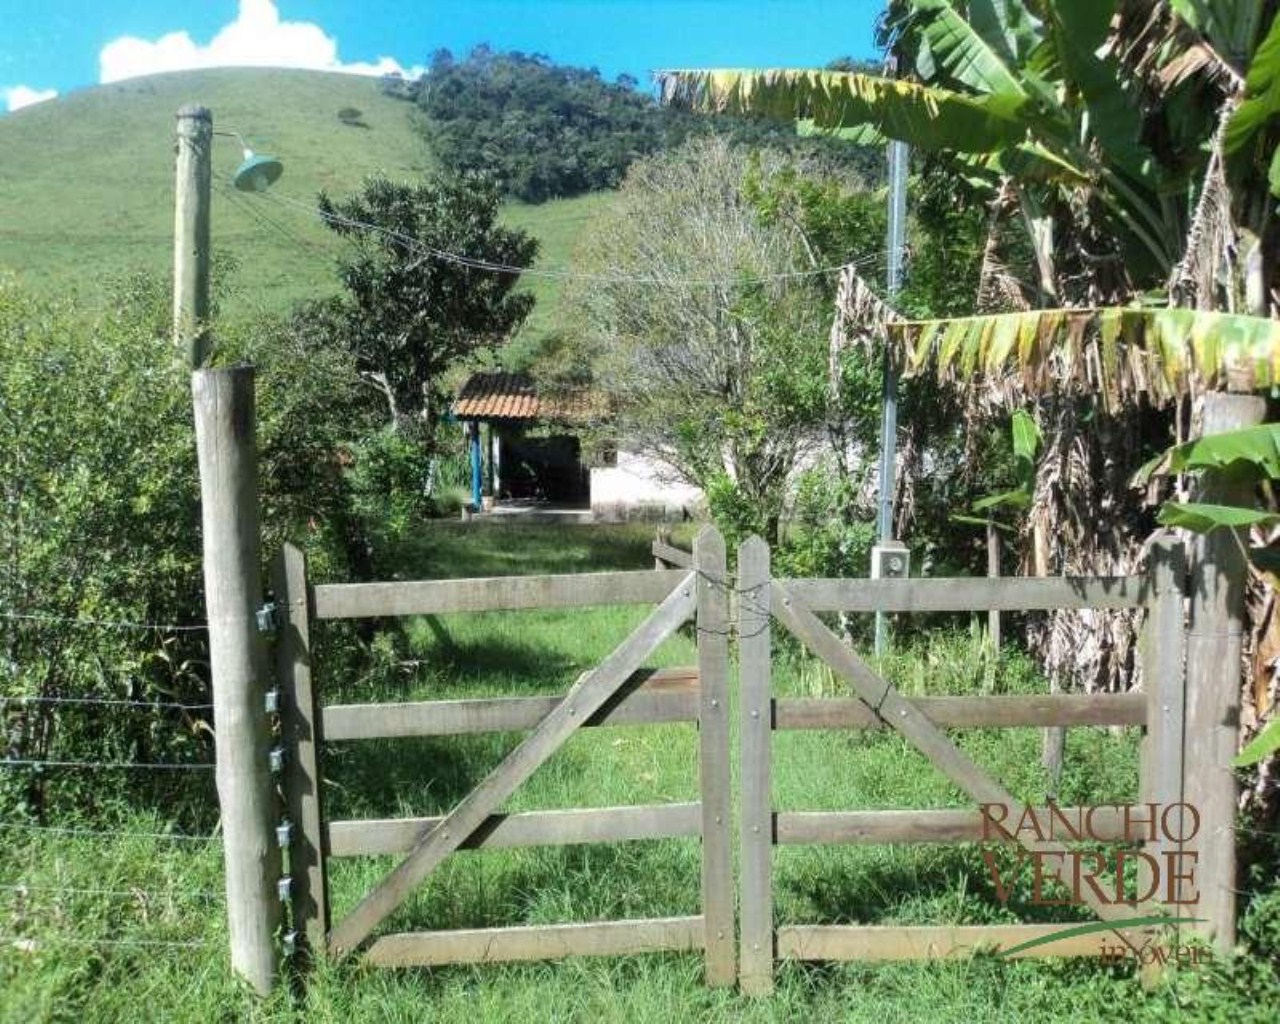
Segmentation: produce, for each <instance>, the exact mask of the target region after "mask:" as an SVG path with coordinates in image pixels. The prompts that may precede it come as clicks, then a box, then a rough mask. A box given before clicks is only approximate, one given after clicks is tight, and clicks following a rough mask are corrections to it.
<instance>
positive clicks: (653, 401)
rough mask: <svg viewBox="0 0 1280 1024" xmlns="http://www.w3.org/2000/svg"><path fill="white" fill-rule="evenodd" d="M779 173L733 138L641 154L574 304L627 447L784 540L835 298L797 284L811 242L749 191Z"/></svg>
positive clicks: (582, 354) (731, 519)
mask: <svg viewBox="0 0 1280 1024" xmlns="http://www.w3.org/2000/svg"><path fill="white" fill-rule="evenodd" d="M781 169H782V165H781V163H780V162H779V161H778V160H777V158H774V157H765V158H763V160H762V161H761V162H760V163H759V164H757V165H754V166H753V164H752V162H751V161H750V160H749V158H748V157H747V156H746V155H744V154H742V153H740V152H737V151H735V150H733V149H731V148H730V147H729V146H728V144H727V143H725V142H724V141H720V140H715V141H699V142H696V143H691V144H690V145H688V146H687V147H686V148H684V149H682V150H679V151H677V152H675V153H672V154H669V155H667V156H662V157H655V158H651V159H648V160H644V161H640V162H639V163H637V164H636V165H634V166H633V168H632V170H631V172H630V173H629V174H628V176H627V179H626V181H625V182H624V183H623V186H622V188H621V190H620V193H619V197H618V201H617V202H616V203H615V204H613V206H612V207H611V208H610V210H609V212H608V213H607V214H606V215H605V217H603V218H602V219H601V221H600V222H599V224H597V225H596V226H595V229H594V230H593V231H592V233H591V235H590V237H589V238H588V239H587V240H586V241H585V243H584V247H583V263H584V266H586V267H587V268H589V272H590V274H591V278H590V280H588V281H585V282H583V283H582V284H581V285H579V287H578V288H577V289H576V290H574V291H573V292H571V293H570V294H569V296H568V297H567V298H568V301H569V302H570V304H571V308H573V309H574V310H575V311H576V318H577V320H578V322H579V323H580V324H581V325H582V327H581V329H582V331H583V334H584V342H585V344H584V347H583V349H582V350H580V351H579V354H578V358H579V360H580V361H581V362H582V363H585V364H586V365H585V367H581V368H584V369H585V370H587V371H588V375H589V376H590V377H591V379H592V381H593V384H594V386H595V387H596V388H598V389H601V390H603V391H604V392H605V393H606V394H607V395H608V396H609V398H610V399H611V401H612V404H613V409H614V414H615V423H614V429H616V431H617V432H618V434H619V435H621V438H622V440H623V441H625V443H626V444H628V445H629V446H633V447H634V448H636V449H638V450H640V451H642V452H644V453H646V454H648V455H651V456H653V457H654V458H656V459H659V460H661V461H663V462H665V463H667V464H668V465H670V466H671V467H673V469H674V470H675V472H676V473H678V474H679V475H680V476H681V477H683V478H684V479H685V480H687V481H689V482H691V483H693V484H696V485H697V486H699V487H701V488H703V490H704V491H705V492H706V493H707V494H708V496H709V498H710V500H711V503H712V507H713V512H716V513H719V518H721V519H722V521H724V520H728V522H726V525H728V526H730V527H731V528H732V527H733V526H734V525H735V521H736V519H737V518H738V517H740V516H746V517H748V518H750V519H752V520H753V524H754V525H755V527H756V528H758V529H760V530H762V531H764V532H765V533H766V534H767V535H768V536H769V538H770V539H771V540H775V541H776V539H777V535H778V523H779V520H780V517H781V514H782V508H783V503H784V499H785V496H786V483H787V480H788V477H789V475H790V474H791V473H792V471H793V470H794V469H795V468H796V465H797V463H798V461H799V460H801V459H802V458H803V457H804V456H805V454H806V453H808V452H810V451H812V450H814V449H815V448H816V447H817V446H818V445H819V444H820V443H821V440H822V427H823V422H824V415H825V410H826V395H827V391H826V360H827V345H826V334H827V324H826V314H825V303H824V302H823V300H822V293H821V291H820V289H819V288H818V286H816V285H815V284H814V283H813V281H812V280H809V279H806V278H805V277H803V276H787V275H797V274H798V273H799V272H803V271H806V270H809V269H811V266H812V265H811V263H810V261H809V259H808V256H807V254H806V251H805V248H804V242H803V239H802V238H801V236H800V234H799V232H798V231H796V230H795V229H794V228H792V227H789V226H787V225H784V224H783V223H781V222H780V221H779V220H778V219H774V220H773V221H772V222H769V221H768V220H766V218H764V217H762V216H761V214H760V211H759V210H758V209H757V207H756V206H755V205H754V204H753V202H752V201H751V199H750V198H749V196H748V195H747V193H746V184H747V181H748V178H749V176H751V177H753V178H754V179H756V180H761V179H762V180H764V181H765V182H767V181H768V179H769V178H770V177H771V176H772V175H774V174H777V173H779V172H780V171H781Z"/></svg>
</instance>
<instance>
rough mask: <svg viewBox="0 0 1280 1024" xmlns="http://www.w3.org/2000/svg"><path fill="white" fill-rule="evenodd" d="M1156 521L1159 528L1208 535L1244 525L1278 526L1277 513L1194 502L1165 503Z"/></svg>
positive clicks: (1279, 520)
mask: <svg viewBox="0 0 1280 1024" xmlns="http://www.w3.org/2000/svg"><path fill="white" fill-rule="evenodd" d="M1156 521H1157V522H1158V523H1160V525H1161V526H1178V527H1181V528H1182V529H1184V530H1190V531H1191V532H1192V533H1210V532H1211V531H1213V530H1217V529H1221V528H1224V527H1225V528H1228V529H1237V528H1239V527H1245V526H1261V525H1264V524H1265V525H1271V524H1274V523H1280V514H1277V513H1275V512H1262V511H1259V510H1258V509H1253V508H1241V507H1240V506H1238V505H1202V504H1197V503H1195V502H1187V503H1185V504H1184V503H1181V502H1177V501H1166V502H1165V503H1164V504H1163V505H1161V506H1160V514H1159V515H1158V516H1157V517H1156Z"/></svg>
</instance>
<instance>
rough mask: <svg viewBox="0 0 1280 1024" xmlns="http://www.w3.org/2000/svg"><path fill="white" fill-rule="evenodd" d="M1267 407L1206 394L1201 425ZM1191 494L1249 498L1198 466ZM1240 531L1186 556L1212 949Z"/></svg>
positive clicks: (1231, 927)
mask: <svg viewBox="0 0 1280 1024" xmlns="http://www.w3.org/2000/svg"><path fill="white" fill-rule="evenodd" d="M1265 416H1266V401H1265V399H1263V398H1262V397H1260V396H1257V395H1238V394H1226V393H1222V392H1210V393H1209V394H1206V395H1205V396H1204V412H1203V423H1202V427H1201V434H1202V435H1204V436H1208V435H1210V434H1221V433H1223V432H1225V431H1228V430H1236V429H1238V428H1240V427H1249V426H1254V425H1256V424H1258V423H1261V422H1262V421H1263V419H1264V418H1265ZM1197 500H1198V501H1201V502H1206V503H1210V504H1218V505H1233V504H1239V505H1248V504H1250V503H1251V502H1252V500H1253V485H1252V483H1250V482H1248V481H1239V480H1233V479H1232V478H1231V477H1230V476H1229V475H1227V474H1225V473H1222V472H1217V471H1205V473H1204V476H1203V477H1202V479H1201V482H1200V487H1199V494H1198V495H1197ZM1246 543H1247V539H1246V537H1245V535H1244V531H1243V530H1240V531H1235V530H1228V529H1217V530H1214V531H1212V532H1211V533H1207V534H1202V535H1200V536H1197V537H1196V538H1195V542H1194V544H1193V546H1192V557H1191V615H1190V631H1189V633H1188V636H1187V748H1186V755H1185V756H1186V775H1187V782H1186V799H1187V802H1188V803H1190V804H1191V805H1192V806H1193V807H1195V808H1196V810H1197V811H1198V812H1199V814H1200V831H1199V833H1198V834H1197V836H1196V837H1195V840H1194V843H1193V845H1194V847H1195V848H1196V850H1197V852H1198V853H1199V863H1198V870H1197V872H1196V877H1197V880H1198V882H1199V892H1200V903H1199V906H1198V908H1197V910H1196V913H1195V916H1196V917H1200V918H1204V919H1205V923H1204V924H1202V925H1200V926H1199V929H1200V930H1201V931H1202V932H1203V933H1204V934H1205V935H1206V936H1209V937H1212V939H1213V942H1214V945H1215V946H1216V947H1217V948H1218V949H1219V950H1220V951H1223V952H1225V951H1227V950H1230V949H1231V948H1232V947H1233V946H1234V945H1235V941H1236V892H1235V890H1236V845H1235V844H1236V833H1235V823H1236V801H1237V799H1238V797H1239V792H1238V787H1237V785H1236V777H1235V774H1234V773H1233V772H1232V769H1231V760H1232V758H1234V757H1235V755H1236V746H1237V743H1238V740H1239V728H1240V653H1241V645H1242V643H1243V641H1244V598H1245V584H1246V582H1247V580H1248V565H1247V558H1246V555H1245V544H1246Z"/></svg>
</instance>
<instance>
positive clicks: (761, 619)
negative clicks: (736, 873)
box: [738, 537, 774, 996]
mask: <svg viewBox="0 0 1280 1024" xmlns="http://www.w3.org/2000/svg"><path fill="white" fill-rule="evenodd" d="M769 571H770V570H769V546H768V545H767V544H766V543H765V542H764V541H763V540H761V539H760V538H759V537H751V538H750V539H748V540H747V541H746V542H745V543H744V544H743V545H742V546H741V547H740V548H739V549H738V587H739V592H740V594H741V597H740V599H739V602H738V607H739V609H740V611H739V614H738V657H739V673H740V678H741V692H742V697H741V705H742V707H741V716H742V736H741V743H742V764H741V780H742V782H741V784H742V867H741V870H742V880H741V892H742V967H741V986H742V991H743V992H744V993H745V994H746V995H752V996H761V995H768V994H769V993H770V992H772V991H773V959H774V957H773V786H772V781H771V780H772V765H771V758H770V750H771V746H772V740H773V736H772V731H773V711H772V709H773V701H772V696H773V695H772V693H771V692H770V668H771V659H772V653H771V650H770V609H769V594H770V589H769Z"/></svg>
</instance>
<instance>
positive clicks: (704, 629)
mask: <svg viewBox="0 0 1280 1024" xmlns="http://www.w3.org/2000/svg"><path fill="white" fill-rule="evenodd" d="M725 563H726V555H725V547H724V538H723V537H722V536H721V535H720V532H719V531H718V530H717V529H716V528H715V527H714V526H710V525H708V526H704V527H703V528H702V531H701V532H700V533H699V534H698V536H697V538H696V539H695V540H694V542H693V565H694V568H695V569H696V570H697V573H698V581H697V588H698V591H697V598H698V613H697V627H698V747H699V767H700V771H699V776H700V782H701V789H702V915H703V920H704V927H705V948H706V982H707V984H708V985H732V984H733V983H734V981H735V980H736V978H737V970H736V966H735V962H734V961H735V958H734V949H733V945H734V942H733V940H734V916H735V915H734V910H733V842H732V836H733V833H732V831H731V829H732V825H731V823H730V815H731V811H732V807H733V801H732V794H731V792H730V787H731V786H732V781H731V776H732V773H731V771H730V766H729V590H728V588H729V570H728V567H727V565H726V564H725Z"/></svg>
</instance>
